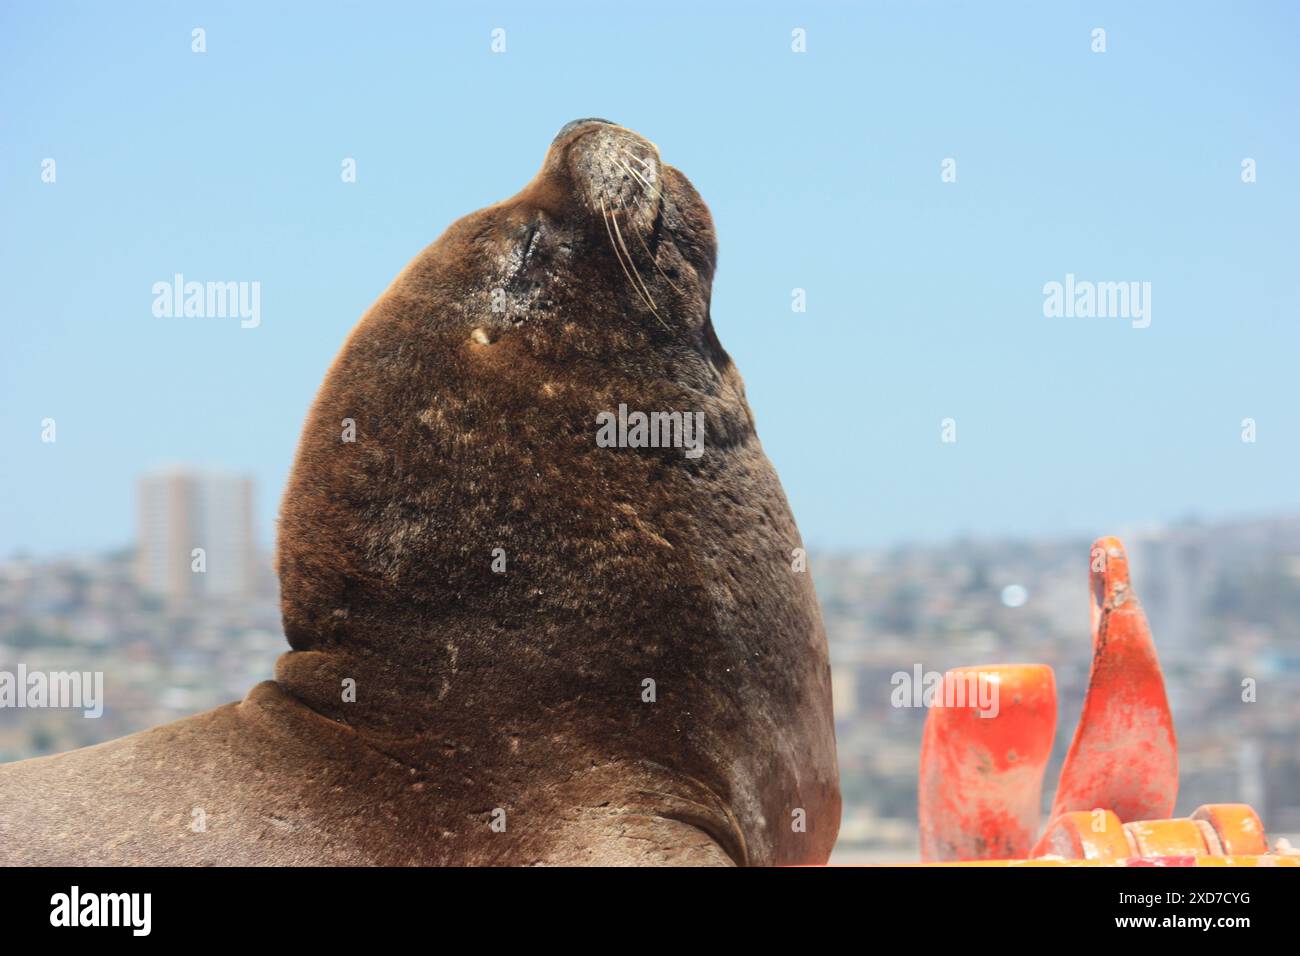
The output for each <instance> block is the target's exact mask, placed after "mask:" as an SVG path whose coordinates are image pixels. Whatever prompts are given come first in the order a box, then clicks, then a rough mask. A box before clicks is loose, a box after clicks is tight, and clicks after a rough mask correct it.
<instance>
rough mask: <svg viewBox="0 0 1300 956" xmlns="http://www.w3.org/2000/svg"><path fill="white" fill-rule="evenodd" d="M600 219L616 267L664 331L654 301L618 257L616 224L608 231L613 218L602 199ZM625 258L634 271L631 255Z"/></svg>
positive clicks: (666, 325)
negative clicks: (643, 290)
mask: <svg viewBox="0 0 1300 956" xmlns="http://www.w3.org/2000/svg"><path fill="white" fill-rule="evenodd" d="M600 217H601V219H602V220H603V221H604V223H605V232H606V233H608V234H609V243H610V247H611V248H612V249H613V250H614V258H615V259H617V260H618V265H619V268H620V269H622V270H623V275H625V276H627V281H628V282H629V283H631V285H632V288H633V289H635V290H636V294H637V295H639V296H640V297H641V300H642V301H643V302H645V304H646V307H647V308H649V310H650V311H651V312H652V313H653V314H654V317H655V318H656V319H658V320H659V324H660V325H662V326H663V327H664V328H665V329H668V323H667V322H665V321H664V320H663V317H662V316H661V315H660V314H659V310H658V309H656V308H655V304H654V301H653V300H652V299H651V298H650V296H649V293H647V292H642V291H641V289H640V287H639V286H638V285H637V284H636V280H635V279H633V278H632V273H631V272H629V271H628V267H627V265H624V264H623V257H622V256H621V255H619V252H618V245H617V244H616V243H615V241H614V231H616V230H617V229H618V223H617V222H615V223H614V230H611V229H610V220H611V219H613V216H612V215H611V214H610V213H609V212H608V211H607V210H606V209H605V200H604V199H603V198H602V199H601V200H600ZM627 258H628V263H629V264H631V265H632V268H633V270H635V269H636V265H635V264H634V263H632V254H631V253H630V252H629V253H628V257H627ZM670 331H671V330H670Z"/></svg>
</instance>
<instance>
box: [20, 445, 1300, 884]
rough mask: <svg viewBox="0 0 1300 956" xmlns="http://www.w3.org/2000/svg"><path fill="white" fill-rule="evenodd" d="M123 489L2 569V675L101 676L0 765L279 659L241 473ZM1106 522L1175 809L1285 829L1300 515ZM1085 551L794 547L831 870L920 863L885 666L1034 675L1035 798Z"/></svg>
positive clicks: (133, 727) (1051, 781) (1083, 640)
mask: <svg viewBox="0 0 1300 956" xmlns="http://www.w3.org/2000/svg"><path fill="white" fill-rule="evenodd" d="M138 490H139V500H138V503H137V514H138V517H139V526H138V527H139V530H138V540H137V543H136V545H135V546H134V547H133V548H132V549H130V550H124V551H122V552H119V553H114V554H105V555H96V556H85V557H77V558H65V559H59V560H41V561H37V560H34V559H30V558H24V557H22V556H13V557H10V558H7V559H5V560H4V561H3V562H0V669H8V670H13V669H14V668H16V666H17V665H18V664H20V663H21V664H23V665H25V666H26V668H27V670H28V671H29V672H31V671H83V672H84V671H92V672H93V671H101V672H103V674H104V686H105V698H106V701H105V707H104V713H103V716H102V717H100V718H98V719H86V718H85V717H83V716H82V715H81V712H80V711H77V710H52V709H40V710H29V709H12V708H0V761H8V760H18V759H22V758H24V757H31V756H37V755H40V754H48V753H55V752H58V751H62V750H68V749H71V748H74V747H82V746H87V745H89V744H94V743H99V742H101V741H104V740H108V739H111V738H113V737H118V736H121V735H123V734H128V733H132V732H134V731H137V730H142V729H144V728H146V727H150V726H154V725H156V724H160V723H165V722H167V721H169V720H174V719H176V718H178V717H182V716H186V715H188V714H193V713H197V712H199V711H202V710H206V709H208V708H211V707H215V706H217V705H219V704H222V703H225V702H227V701H231V700H237V699H239V698H240V697H242V696H243V695H244V694H245V693H246V692H247V691H248V689H249V688H250V687H251V686H252V685H253V684H255V683H256V682H258V681H261V680H266V679H268V678H270V676H271V673H272V666H273V663H274V660H275V658H276V657H277V656H278V655H279V654H280V653H282V652H283V651H285V650H287V645H286V643H285V640H284V637H283V635H282V633H281V630H280V615H279V607H278V596H277V590H276V581H275V577H274V574H273V572H272V570H271V565H270V561H269V557H268V556H267V555H266V554H264V553H263V552H262V551H261V549H259V548H258V546H257V541H258V538H257V534H256V528H255V527H254V521H253V514H254V505H253V496H254V488H253V483H252V481H251V479H249V478H247V477H244V476H239V475H227V474H221V473H215V472H206V471H198V470H190V469H172V470H168V471H164V472H158V473H154V474H150V475H146V476H144V477H143V478H141V480H140V482H139V486H138ZM1100 530H1101V531H1105V532H1109V531H1111V530H1112V529H1100ZM1118 533H1119V534H1120V537H1121V539H1122V540H1123V541H1124V542H1125V544H1126V545H1127V547H1128V550H1129V559H1130V567H1131V569H1132V574H1133V583H1134V586H1135V588H1136V590H1137V594H1138V596H1139V598H1140V599H1141V600H1142V602H1143V604H1144V606H1145V608H1146V610H1147V614H1148V616H1149V618H1150V621H1151V626H1152V631H1153V633H1154V635H1155V639H1156V646H1157V648H1158V650H1159V653H1160V660H1161V664H1162V667H1163V670H1164V674H1165V679H1166V681H1167V686H1168V691H1169V699H1170V705H1171V707H1172V709H1173V713H1174V721H1175V725H1176V728H1177V733H1178V744H1179V762H1180V791H1179V798H1178V807H1177V810H1176V813H1177V814H1179V815H1182V814H1186V813H1190V812H1191V811H1192V810H1193V809H1195V807H1197V806H1198V805H1200V804H1202V803H1216V802H1217V803H1222V802H1237V801H1240V802H1245V803H1250V804H1251V805H1253V806H1254V807H1255V809H1256V810H1258V811H1259V812H1260V815H1261V816H1262V817H1263V820H1264V823H1265V825H1266V827H1267V828H1268V830H1269V833H1270V836H1290V837H1291V838H1292V839H1293V842H1294V840H1295V835H1296V834H1297V833H1300V693H1297V691H1298V690H1300V517H1284V518H1276V519H1271V520H1266V521H1265V520H1254V521H1240V522H1232V523H1224V524H1215V525H1208V524H1207V525H1200V524H1196V523H1186V524H1182V525H1179V526H1176V527H1166V528H1159V529H1149V530H1138V531H1130V532H1129V533H1127V534H1125V533H1123V529H1119V532H1118ZM196 542H202V544H203V546H202V547H198V546H197V545H196ZM1091 543H1092V542H1091V540H1090V539H1086V538H1073V539H1072V538H1062V539H1059V540H1049V541H988V540H979V541H975V540H970V541H956V542H953V543H950V544H947V545H942V546H940V545H928V546H916V547H899V548H894V549H890V550H880V551H862V552H853V553H833V554H832V553H823V554H814V555H813V556H812V558H811V559H810V566H811V569H812V571H813V574H814V578H815V580H816V584H817V589H818V594H819V596H820V598H821V603H822V609H823V613H824V615H825V620H826V630H827V635H828V637H829V638H830V646H831V658H832V662H833V678H834V687H835V710H836V733H837V736H838V743H839V759H840V775H841V784H842V787H843V791H844V817H843V823H842V826H841V830H840V842H839V845H838V847H837V849H836V855H835V861H837V862H865V861H878V862H888V861H904V860H914V859H916V858H917V857H918V845H917V832H916V777H917V758H918V754H919V750H920V742H921V729H922V725H923V723H924V721H925V711H924V709H922V708H896V707H894V706H893V705H892V704H891V692H892V691H893V689H894V684H893V683H892V682H891V677H892V676H893V675H894V674H896V673H898V672H900V671H902V672H907V673H908V674H910V673H911V672H912V671H913V669H914V668H915V667H916V666H918V665H920V666H921V667H922V668H923V669H924V670H925V671H943V670H946V669H947V668H950V667H955V666H958V665H967V664H981V663H1015V662H1042V663H1046V664H1050V665H1051V666H1052V668H1053V669H1054V670H1055V672H1056V682H1057V690H1058V694H1059V700H1060V712H1059V720H1058V724H1057V746H1056V752H1055V754H1054V759H1053V762H1052V764H1051V765H1050V766H1049V768H1048V773H1047V777H1046V780H1045V782H1044V794H1043V806H1044V812H1045V811H1046V809H1047V807H1048V806H1049V805H1050V802H1051V799H1052V790H1053V787H1054V786H1055V781H1056V775H1057V773H1058V772H1059V768H1060V764H1061V761H1062V759H1063V758H1064V754H1065V750H1066V748H1067V747H1068V745H1069V742H1070V738H1071V736H1072V734H1073V731H1074V726H1075V723H1076V721H1077V720H1078V715H1079V712H1080V708H1081V706H1082V701H1083V694H1084V690H1085V689H1086V686H1087V679H1088V669H1089V664H1090V662H1091V638H1090V635H1089V629H1088V628H1089V624H1088V620H1089V619H1088V590H1087V580H1088V556H1089V548H1090V546H1091ZM1247 684H1248V685H1249V686H1250V687H1251V688H1253V694H1251V693H1247V692H1246V691H1247ZM1252 698H1253V699H1252ZM1044 822H1045V821H1044Z"/></svg>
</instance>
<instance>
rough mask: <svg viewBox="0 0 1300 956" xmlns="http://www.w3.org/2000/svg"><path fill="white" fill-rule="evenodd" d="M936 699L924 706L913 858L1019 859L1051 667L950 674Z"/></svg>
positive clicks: (1032, 810)
mask: <svg viewBox="0 0 1300 956" xmlns="http://www.w3.org/2000/svg"><path fill="white" fill-rule="evenodd" d="M959 695H960V700H959ZM943 697H944V700H943V701H942V702H938V703H937V704H936V706H931V707H930V712H929V714H927V716H926V721H925V730H924V733H923V735H922V740H921V767H920V781H919V787H918V797H919V816H920V829H921V859H922V860H927V861H928V860H993V859H1013V858H1022V857H1025V856H1027V855H1028V854H1029V850H1030V848H1031V847H1032V846H1033V843H1034V835H1035V833H1036V832H1037V830H1038V814H1039V801H1040V799H1041V795H1042V781H1043V771H1044V769H1045V767H1046V766H1047V759H1048V757H1049V756H1050V755H1051V750H1052V741H1053V739H1054V737H1055V734H1056V680H1055V677H1054V676H1053V674H1052V669H1051V668H1050V667H1048V666H1047V665H1046V664H993V665H987V666H983V667H959V668H954V669H953V670H950V671H948V673H946V674H945V675H944V682H943ZM972 703H973V704H974V705H973V706H972ZM940 704H941V705H940Z"/></svg>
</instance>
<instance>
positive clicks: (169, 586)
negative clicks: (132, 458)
mask: <svg viewBox="0 0 1300 956" xmlns="http://www.w3.org/2000/svg"><path fill="white" fill-rule="evenodd" d="M138 488H139V492H138V493H139V539H138V548H137V553H136V569H135V573H136V580H137V581H138V583H139V584H140V586H141V587H142V588H143V589H145V590H147V591H150V592H152V593H154V594H157V595H159V596H161V597H165V598H168V599H171V600H185V599H189V598H198V597H208V598H214V597H216V598H248V597H250V596H251V595H252V594H253V593H254V591H255V589H256V586H257V568H258V565H257V561H258V550H257V536H256V533H255V529H254V527H253V524H254V521H253V479H252V478H251V477H248V476H246V475H232V474H225V473H222V472H212V471H200V470H194V469H187V468H174V469H168V470H165V471H158V472H153V473H151V474H147V475H145V476H144V477H142V478H141V479H140V481H139V486H138ZM196 552H197V553H196ZM199 568H201V569H202V570H198V569H199Z"/></svg>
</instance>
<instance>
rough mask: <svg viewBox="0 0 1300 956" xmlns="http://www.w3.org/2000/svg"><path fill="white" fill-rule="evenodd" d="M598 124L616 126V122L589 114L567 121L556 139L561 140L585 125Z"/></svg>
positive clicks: (556, 135)
mask: <svg viewBox="0 0 1300 956" xmlns="http://www.w3.org/2000/svg"><path fill="white" fill-rule="evenodd" d="M596 125H600V126H614V125H616V124H614V123H612V122H610V121H609V120H607V119H601V118H600V117H598V116H588V117H586V118H585V119H576V120H574V121H573V122H571V123H565V124H564V125H563V126H561V127H560V131H559V132H558V133H556V134H555V139H556V140H557V141H559V140H561V139H563V138H564V137H566V136H568V135H569V134H570V133H572V132H573V131H574V130H578V129H581V128H582V127H584V126H596Z"/></svg>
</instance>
